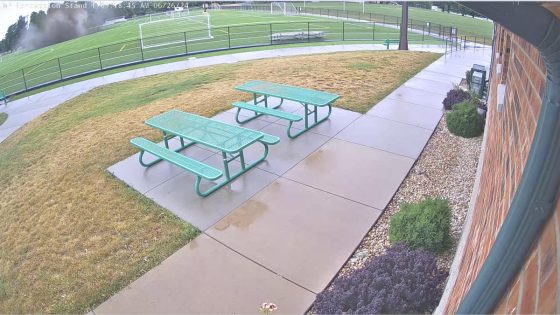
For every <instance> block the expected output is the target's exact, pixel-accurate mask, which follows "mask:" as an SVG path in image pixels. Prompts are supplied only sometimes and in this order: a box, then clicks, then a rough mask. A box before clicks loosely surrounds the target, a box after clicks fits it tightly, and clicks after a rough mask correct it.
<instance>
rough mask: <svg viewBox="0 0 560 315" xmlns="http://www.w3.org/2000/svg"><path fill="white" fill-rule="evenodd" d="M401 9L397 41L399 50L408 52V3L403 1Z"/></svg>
mask: <svg viewBox="0 0 560 315" xmlns="http://www.w3.org/2000/svg"><path fill="white" fill-rule="evenodd" d="M401 8H402V14H401V29H400V35H401V36H400V39H399V50H408V2H407V1H403V3H402V5H401Z"/></svg>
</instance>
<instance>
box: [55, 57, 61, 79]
mask: <svg viewBox="0 0 560 315" xmlns="http://www.w3.org/2000/svg"><path fill="white" fill-rule="evenodd" d="M56 60H58V72H59V73H60V80H62V68H61V67H60V58H56Z"/></svg>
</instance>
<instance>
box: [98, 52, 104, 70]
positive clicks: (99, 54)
mask: <svg viewBox="0 0 560 315" xmlns="http://www.w3.org/2000/svg"><path fill="white" fill-rule="evenodd" d="M97 56H98V57H99V69H100V70H103V63H101V49H99V47H97Z"/></svg>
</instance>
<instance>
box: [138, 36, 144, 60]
mask: <svg viewBox="0 0 560 315" xmlns="http://www.w3.org/2000/svg"><path fill="white" fill-rule="evenodd" d="M139 41H140V54H142V62H144V49H143V48H142V40H141V39H140V40H139Z"/></svg>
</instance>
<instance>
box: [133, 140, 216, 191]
mask: <svg viewBox="0 0 560 315" xmlns="http://www.w3.org/2000/svg"><path fill="white" fill-rule="evenodd" d="M130 143H132V145H134V146H135V147H137V148H138V149H140V164H142V165H143V166H148V164H146V163H144V162H143V161H142V156H143V154H144V152H150V153H151V154H153V155H155V156H157V157H158V158H161V159H163V160H166V161H168V162H170V163H172V164H175V165H177V166H178V167H180V168H182V169H184V170H185V171H188V172H191V173H193V174H195V175H197V176H200V177H202V178H204V179H207V180H215V179H218V178H220V177H222V175H223V172H222V171H220V170H219V169H217V168H215V167H212V166H209V165H206V164H204V163H202V162H199V161H197V160H193V159H191V158H189V157H186V156H184V155H182V154H180V153H177V152H175V151H173V150H170V149H167V148H164V147H161V146H159V145H157V144H156V143H153V142H152V141H150V140H147V139H144V138H142V137H136V138H134V139H132V140H130Z"/></svg>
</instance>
